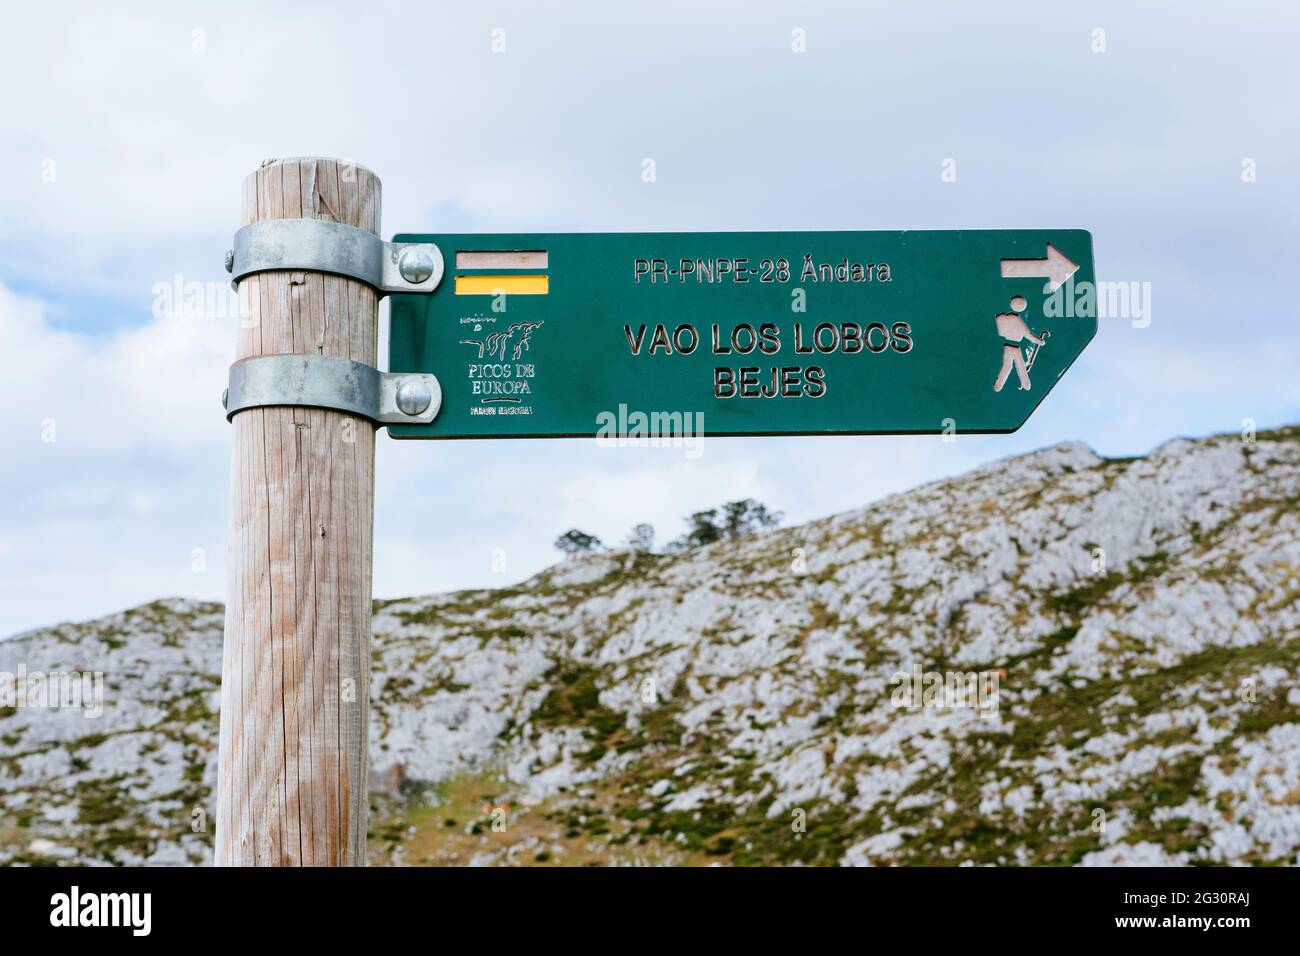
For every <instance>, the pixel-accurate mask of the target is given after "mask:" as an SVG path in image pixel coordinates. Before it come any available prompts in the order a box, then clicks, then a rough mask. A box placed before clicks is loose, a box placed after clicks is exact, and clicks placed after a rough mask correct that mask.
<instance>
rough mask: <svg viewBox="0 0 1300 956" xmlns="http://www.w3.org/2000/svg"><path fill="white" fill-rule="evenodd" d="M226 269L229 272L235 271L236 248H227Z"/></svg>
mask: <svg viewBox="0 0 1300 956" xmlns="http://www.w3.org/2000/svg"><path fill="white" fill-rule="evenodd" d="M226 271H227V272H234V271H235V250H234V249H227V250H226Z"/></svg>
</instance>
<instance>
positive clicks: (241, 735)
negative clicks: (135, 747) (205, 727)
mask: <svg viewBox="0 0 1300 956" xmlns="http://www.w3.org/2000/svg"><path fill="white" fill-rule="evenodd" d="M379 214H380V186H379V178H378V177H377V176H375V174H374V173H372V172H370V171H369V170H368V169H363V168H361V167H359V166H355V165H352V164H347V163H343V162H340V161H336V160H330V159H285V160H268V161H267V162H266V163H264V164H263V165H262V167H261V168H260V169H258V170H257V171H256V172H254V173H252V174H251V175H250V176H249V177H248V178H247V179H246V180H245V181H244V195H243V224H244V225H248V224H251V223H259V222H263V221H266V220H283V219H311V220H325V221H332V222H338V223H345V224H347V225H349V226H355V227H358V228H360V229H363V230H366V231H368V232H370V233H373V234H375V235H376V236H377V235H378V233H379ZM240 293H241V300H242V302H243V303H245V304H246V307H247V310H248V316H247V319H246V321H244V322H243V323H242V327H241V329H240V331H239V344H238V348H237V355H236V358H237V359H248V358H254V357H260V356H269V355H312V356H335V357H338V358H343V359H350V360H352V361H353V362H358V363H361V364H362V365H365V366H372V367H373V366H374V365H375V350H376V329H377V316H378V307H379V295H378V293H377V292H376V291H375V290H374V289H373V288H371V287H370V286H369V285H367V284H366V283H365V282H362V281H359V280H357V279H352V278H345V277H343V276H341V275H328V274H324V273H321V272H312V271H260V272H255V273H252V274H250V275H247V276H246V277H244V278H243V279H242V280H241V282H240ZM231 422H232V426H233V433H232V436H233V442H232V455H231V480H230V530H229V541H228V564H229V572H228V574H229V583H228V587H227V604H226V632H225V651H224V658H223V662H222V683H221V751H220V766H219V770H218V784H217V830H216V862H217V864H218V865H230V866H348V865H362V864H364V863H365V856H366V809H367V793H366V789H367V788H366V777H367V769H368V768H367V760H366V721H367V710H368V701H367V694H368V688H369V677H370V666H369V665H370V607H371V604H370V600H371V597H370V595H371V559H372V527H373V518H374V489H375V424H374V423H373V422H372V421H370V420H368V419H367V418H365V417H362V416H360V415H356V414H348V413H346V412H343V411H336V410H327V409H324V408H319V407H308V406H306V405H300V406H279V407H276V406H269V407H266V406H259V407H248V408H245V409H243V410H241V411H237V412H236V413H234V414H233V417H232V419H231Z"/></svg>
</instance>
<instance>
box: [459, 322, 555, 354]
mask: <svg viewBox="0 0 1300 956" xmlns="http://www.w3.org/2000/svg"><path fill="white" fill-rule="evenodd" d="M543 321H544V320H543ZM542 324H543V322H516V323H514V324H513V325H511V326H510V328H508V329H505V330H504V331H502V332H493V333H491V334H490V335H489V336H488V337H487V338H485V339H481V340H480V339H461V340H460V344H461V345H472V346H474V347H475V348H477V349H478V357H479V358H492V357H493V356H496V357H497V358H499V359H500V360H501V361H503V362H504V361H506V350H507V349H508V348H510V345H511V342H513V343H514V349H513V351H512V352H511V354H510V360H511V361H517V360H518V359H519V356H520V355H522V354H523V353H524V352H527V351H528V340H529V338H530V337H531V336H532V334H533V329H535V328H538V327H539V326H541V325H542Z"/></svg>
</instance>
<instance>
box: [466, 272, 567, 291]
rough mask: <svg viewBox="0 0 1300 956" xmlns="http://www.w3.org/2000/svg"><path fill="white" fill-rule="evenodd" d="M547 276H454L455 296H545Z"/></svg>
mask: <svg viewBox="0 0 1300 956" xmlns="http://www.w3.org/2000/svg"><path fill="white" fill-rule="evenodd" d="M547 286H548V282H547V276H544V275H543V276H538V275H527V276H456V294H457V295H501V294H502V293H505V294H507V295H546V290H547Z"/></svg>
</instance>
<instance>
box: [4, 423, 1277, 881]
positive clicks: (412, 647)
mask: <svg viewBox="0 0 1300 956" xmlns="http://www.w3.org/2000/svg"><path fill="white" fill-rule="evenodd" d="M1298 500H1300V429H1296V428H1289V429H1283V430H1280V431H1275V432H1271V433H1261V434H1260V435H1259V436H1258V439H1257V441H1255V442H1253V443H1246V442H1243V441H1242V440H1241V439H1240V437H1239V436H1235V435H1234V436H1223V437H1216V438H1211V439H1206V440H1199V441H1185V440H1177V441H1172V442H1169V443H1167V444H1165V445H1163V446H1162V447H1160V448H1159V449H1157V450H1156V451H1155V452H1153V453H1152V454H1150V455H1148V456H1146V457H1144V458H1139V459H1104V458H1099V457H1098V456H1097V455H1095V454H1094V453H1093V452H1091V451H1090V450H1089V449H1087V448H1086V447H1084V446H1082V445H1078V444H1068V445H1061V446H1057V447H1054V448H1049V449H1046V450H1044V451H1041V452H1037V453H1035V454H1032V455H1027V456H1024V457H1020V458H1014V459H1009V460H1006V461H1001V462H997V463H995V464H993V465H990V466H988V467H986V468H983V469H980V470H978V471H975V472H972V473H970V474H967V475H964V476H962V477H960V478H956V479H952V480H949V481H944V482H940V483H936V484H932V485H927V486H925V487H922V488H919V489H917V490H915V491H912V492H909V493H907V494H903V495H898V496H895V497H892V498H889V499H886V500H884V501H881V502H879V503H878V504H875V505H872V506H871V507H869V508H866V509H864V510H861V511H856V512H853V513H850V514H844V515H839V516H837V517H834V518H830V519H827V520H824V521H819V522H815V523H813V524H809V525H805V526H803V527H798V528H791V529H785V530H779V531H774V532H769V533H765V534H761V535H756V536H753V537H751V538H748V539H745V540H743V541H740V542H736V543H723V544H717V545H712V546H709V547H707V548H703V549H699V550H695V551H690V552H686V553H684V554H676V555H658V554H646V553H630V552H612V553H606V554H601V555H597V556H592V557H589V558H583V559H578V560H572V561H568V562H565V563H563V564H560V565H557V566H556V567H554V568H551V569H550V570H548V571H546V572H544V573H542V574H540V575H538V576H537V577H535V578H533V579H531V580H529V581H527V582H525V583H523V584H521V585H519V586H517V587H513V588H507V589H504V590H496V591H469V592H460V593H455V594H446V595H439V596H435V597H427V598H413V599H410V600H401V601H393V602H386V603H383V604H381V605H379V606H378V607H377V612H376V616H375V640H374V649H373V650H374V680H373V687H372V697H373V719H372V726H371V755H372V764H373V766H374V768H375V771H376V773H375V774H374V775H373V778H374V786H375V787H376V789H375V792H374V794H373V797H372V809H373V813H372V832H371V841H370V843H371V854H372V859H373V861H374V862H377V863H378V862H393V863H408V864H419V863H516V864H534V865H550V864H554V863H600V862H607V863H690V864H698V863H709V862H724V863H735V864H764V863H795V862H800V863H808V864H892V863H975V864H985V863H998V864H1084V865H1097V864H1100V865H1108V864H1116V863H1153V864H1172V863H1228V862H1232V863H1291V864H1294V863H1296V862H1297V854H1298V853H1300V682H1298V680H1297V678H1298V677H1300V507H1298V505H1297V502H1298ZM220 643H221V608H220V606H218V605H212V604H197V603H194V602H189V601H180V600H170V601H160V602H157V603H155V604H151V605H148V606H145V607H141V608H136V609H134V610H131V611H127V612H124V613H122V614H117V615H114V616H112V617H109V618H105V619H103V620H98V621H91V622H87V623H84V624H65V625H61V626H59V627H54V628H50V629H47V630H42V631H36V632H31V633H28V634H23V635H19V636H17V637H15V638H11V639H10V640H8V641H4V642H0V672H3V671H7V672H11V673H14V672H18V671H19V669H20V668H25V669H26V670H27V671H28V672H36V671H42V672H51V671H60V670H84V671H103V672H104V673H105V680H106V697H107V702H106V706H105V708H104V712H103V715H102V716H101V717H99V718H97V719H88V718H87V716H86V715H85V714H84V713H83V712H81V711H78V710H69V709H65V710H49V709H37V708H15V707H0V860H2V861H6V862H16V861H21V862H29V863H38V862H73V861H75V862H104V863H134V862H139V861H141V860H147V861H150V862H155V863H187V862H188V863H202V862H205V861H207V860H209V859H210V858H211V821H212V819H213V817H214V814H213V810H212V806H211V801H212V785H213V781H214V777H215V759H216V741H217V719H216V716H215V710H216V707H217V700H218V693H217V692H218V681H219V672H220ZM900 671H901V672H906V673H908V674H909V675H910V674H913V673H914V672H915V673H917V674H918V678H919V682H920V684H921V686H922V687H924V688H927V689H929V688H931V687H932V686H933V682H932V681H931V680H930V677H931V675H937V678H936V679H937V680H939V681H943V682H945V684H946V685H947V686H948V687H949V688H951V687H953V686H957V687H958V689H960V687H961V686H965V687H967V688H975V687H978V689H979V693H978V700H975V699H974V698H970V697H967V698H963V697H961V696H960V695H958V696H955V697H954V696H952V695H951V694H949V695H945V694H943V693H918V694H917V695H916V697H915V698H913V699H908V697H907V695H906V694H903V695H902V697H900V690H901V689H902V688H904V687H907V686H910V685H908V684H904V683H901V682H900V681H899V680H898V679H896V675H898V673H899V672H900ZM0 680H3V677H2V676H0ZM963 681H969V683H966V684H964V685H963V684H962V682H963ZM0 690H3V687H2V686H0Z"/></svg>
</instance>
